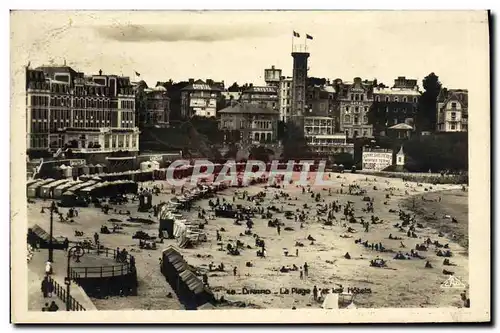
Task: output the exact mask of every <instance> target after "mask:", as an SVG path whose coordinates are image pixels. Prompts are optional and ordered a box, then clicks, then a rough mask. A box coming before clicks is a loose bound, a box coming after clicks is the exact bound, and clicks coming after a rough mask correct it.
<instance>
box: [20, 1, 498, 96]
mask: <svg viewBox="0 0 500 333" xmlns="http://www.w3.org/2000/svg"><path fill="white" fill-rule="evenodd" d="M292 31H297V32H298V33H299V34H301V38H295V39H294V41H295V44H300V43H302V44H303V43H304V38H303V37H304V36H305V34H306V33H307V34H309V35H311V36H313V38H314V39H313V40H309V41H307V43H308V45H307V46H308V51H309V52H310V58H309V76H315V77H324V78H327V79H331V80H333V79H336V78H341V79H342V80H344V81H352V79H353V78H354V77H358V76H359V77H361V78H363V79H374V78H377V80H378V81H379V82H383V83H385V84H387V85H392V84H393V81H394V79H395V78H396V77H398V76H406V77H408V78H414V79H417V80H418V82H419V85H420V86H421V85H422V83H421V82H422V79H423V78H424V77H425V76H426V75H428V74H429V73H431V72H434V73H436V75H438V76H439V78H440V81H441V82H442V83H443V86H446V87H449V88H462V89H467V88H468V84H470V79H471V77H472V71H474V64H475V62H476V61H481V59H484V54H485V50H484V47H485V46H484V45H485V43H484V38H487V33H488V27H487V16H486V13H485V12H480V11H476V12H470V11H462V12H458V11H456V12H449V11H441V12H426V11H420V12H401V11H373V12H370V11H357V12H354V11H337V12H331V11H330V12H329V11H315V12H300V11H253V12H239V11H226V12H204V11H190V12H180V11H178V12H172V11H170V12H169V11H121V12H120V11H100V12H99V11H97V12H92V11H79V12H77V11H72V12H66V11H57V12H55V11H40V12H30V11H14V12H12V14H11V52H12V54H13V53H15V56H16V59H17V60H18V62H16V66H15V67H14V68H12V70H14V71H22V70H23V67H22V66H23V65H20V64H24V66H25V65H27V64H28V63H30V64H31V67H37V66H41V65H47V64H51V63H52V64H59V65H62V64H63V63H64V62H66V64H67V65H69V66H72V67H73V68H74V69H75V70H77V71H82V72H85V73H86V74H97V72H98V71H99V70H100V69H102V71H103V73H104V74H106V73H108V74H122V75H125V76H130V77H131V79H132V80H136V77H135V74H134V73H135V72H138V73H140V78H139V79H143V80H145V81H146V82H147V83H148V85H150V86H151V85H153V86H154V85H155V84H156V82H157V81H167V80H169V79H173V80H174V81H181V80H187V79H189V78H194V79H198V78H199V79H203V80H205V79H207V78H211V79H213V80H215V81H220V80H224V82H225V84H226V87H227V86H229V85H231V84H232V83H233V82H238V83H240V84H243V83H245V82H248V83H253V84H254V85H264V79H263V76H264V69H265V68H270V67H271V66H272V65H274V66H275V67H276V68H281V69H282V70H283V75H285V76H291V75H292V57H291V50H292V40H293V34H292ZM478 36H480V37H481V38H478Z"/></svg>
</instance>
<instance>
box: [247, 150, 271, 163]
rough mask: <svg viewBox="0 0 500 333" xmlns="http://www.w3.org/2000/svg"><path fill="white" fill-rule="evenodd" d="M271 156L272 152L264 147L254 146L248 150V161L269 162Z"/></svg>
mask: <svg viewBox="0 0 500 333" xmlns="http://www.w3.org/2000/svg"><path fill="white" fill-rule="evenodd" d="M271 154H272V151H270V150H269V149H266V148H265V147H264V146H256V147H252V148H250V155H249V156H248V159H250V160H258V161H262V162H266V163H267V162H269V156H270V155H271Z"/></svg>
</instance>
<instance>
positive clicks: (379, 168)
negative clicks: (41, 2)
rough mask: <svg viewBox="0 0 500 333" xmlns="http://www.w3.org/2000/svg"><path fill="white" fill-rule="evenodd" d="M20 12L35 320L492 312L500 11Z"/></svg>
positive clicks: (300, 318)
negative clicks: (495, 17) (498, 22)
mask: <svg viewBox="0 0 500 333" xmlns="http://www.w3.org/2000/svg"><path fill="white" fill-rule="evenodd" d="M10 16H11V45H10V47H11V64H10V65H11V75H12V76H11V97H12V100H11V119H12V121H11V129H12V131H11V132H12V137H11V148H12V150H11V151H12V154H11V166H12V167H11V172H12V174H11V193H12V195H11V236H12V247H11V253H12V254H11V255H12V270H11V272H12V275H11V278H12V321H13V322H15V323H62V322H72V323H100V322H108V323H109V322H115V323H138V322H139V323H397V322H416V323H424V322H478V321H479V322H488V321H490V320H491V314H490V290H491V289H490V288H491V287H490V270H491V267H490V195H489V193H490V192H489V188H490V169H489V165H490V131H489V129H490V103H489V100H490V88H489V82H490V79H489V68H490V65H489V64H490V60H489V52H490V50H489V49H490V48H489V38H490V37H489V14H488V12H486V11H339V12H335V11H309V12H308V11H274V12H273V11H262V12H259V11H253V12H240V11H177V12H174V11H128V12H127V11H115V12H114V11H102V12H100V11H12V12H11V15H10ZM469 110H471V113H469ZM469 116H470V117H469ZM469 222H470V223H469ZM186 310H191V311H186ZM201 310H204V311H201ZM48 312H52V313H48Z"/></svg>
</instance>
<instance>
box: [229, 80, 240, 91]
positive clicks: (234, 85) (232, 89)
mask: <svg viewBox="0 0 500 333" xmlns="http://www.w3.org/2000/svg"><path fill="white" fill-rule="evenodd" d="M227 91H229V92H238V91H240V86H239V85H238V83H237V82H235V83H233V84H232V85H231V86H230V87H229V88H227Z"/></svg>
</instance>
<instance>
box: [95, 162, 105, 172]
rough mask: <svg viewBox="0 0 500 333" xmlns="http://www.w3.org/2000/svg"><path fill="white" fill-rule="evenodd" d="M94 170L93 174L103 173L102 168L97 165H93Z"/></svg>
mask: <svg viewBox="0 0 500 333" xmlns="http://www.w3.org/2000/svg"><path fill="white" fill-rule="evenodd" d="M94 168H95V173H98V174H101V173H103V172H104V166H102V165H100V164H99V163H98V164H96V165H94Z"/></svg>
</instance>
